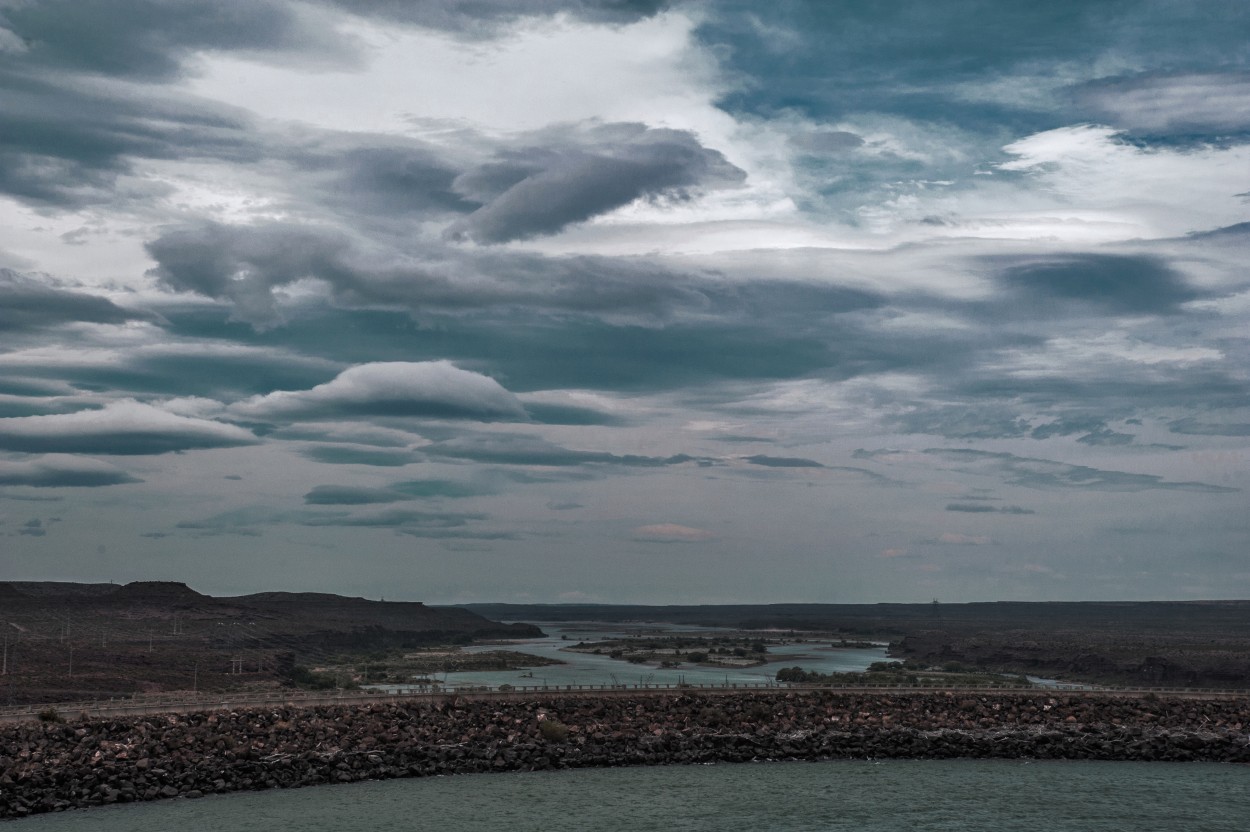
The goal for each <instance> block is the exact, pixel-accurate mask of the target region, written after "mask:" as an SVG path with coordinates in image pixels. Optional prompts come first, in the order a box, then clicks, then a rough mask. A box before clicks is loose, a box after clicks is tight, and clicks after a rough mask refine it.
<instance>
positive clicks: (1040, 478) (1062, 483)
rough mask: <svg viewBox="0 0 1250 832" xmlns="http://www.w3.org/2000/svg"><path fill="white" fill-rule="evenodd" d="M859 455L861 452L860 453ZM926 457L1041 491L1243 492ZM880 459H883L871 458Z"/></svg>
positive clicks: (993, 460) (1080, 468) (1079, 469)
mask: <svg viewBox="0 0 1250 832" xmlns="http://www.w3.org/2000/svg"><path fill="white" fill-rule="evenodd" d="M856 453H857V454H858V453H859V452H856ZM923 453H924V454H926V455H928V456H930V457H934V458H937V459H941V460H944V461H946V462H950V463H954V464H957V465H959V466H960V467H962V468H963V469H964V470H968V471H974V472H978V473H990V474H995V475H999V476H1002V477H1003V478H1004V482H1007V483H1009V484H1011V485H1021V486H1024V487H1026V488H1038V489H1075V490H1081V491H1127V492H1135V491H1150V490H1160V491H1193V492H1198V493H1203V494H1231V493H1234V492H1237V491H1240V489H1238V488H1230V487H1227V486H1222V485H1212V484H1209V483H1203V482H1177V481H1172V480H1166V479H1164V478H1163V477H1160V476H1157V475H1154V474H1134V473H1129V472H1126V471H1106V470H1101V469H1098V468H1092V467H1090V466H1087V465H1070V464H1068V463H1066V462H1056V461H1054V460H1049V459H1036V458H1033V457H1023V456H1016V455H1015V454H1011V453H1006V452H998V451H979V450H974V449H971V448H953V449H945V448H930V449H928V450H925V451H924V452H923ZM870 458H874V459H880V458H881V457H877V456H870Z"/></svg>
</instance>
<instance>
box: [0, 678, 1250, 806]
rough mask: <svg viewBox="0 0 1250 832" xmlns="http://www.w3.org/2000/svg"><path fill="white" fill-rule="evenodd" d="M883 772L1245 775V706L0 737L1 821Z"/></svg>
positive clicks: (819, 706) (1249, 705) (1030, 701)
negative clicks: (578, 776)
mask: <svg viewBox="0 0 1250 832" xmlns="http://www.w3.org/2000/svg"><path fill="white" fill-rule="evenodd" d="M891 757H894V758H922V759H923V758H954V757H974V758H1032V759H1070V760H1075V759H1080V760H1091V759H1093V760H1141V761H1207V762H1229V763H1250V697H1248V698H1237V699H1224V700H1219V699H1201V700H1200V699H1188V698H1180V697H1164V698H1153V697H1143V698H1108V697H1096V696H1089V695H1081V694H1065V695H1048V694H1046V693H1011V694H1006V693H988V692H987V693H985V694H976V695H973V694H962V693H961V694H933V693H911V694H908V693H893V692H891V693H888V694H852V693H837V692H830V691H792V690H791V691H787V690H784V689H782V690H778V691H760V692H751V693H732V694H716V695H712V694H684V693H683V694H675V693H674V694H664V695H638V696H626V697H597V696H594V695H587V696H575V697H558V698H556V697H553V698H549V699H543V698H541V697H534V698H529V699H496V700H480V699H479V700H469V699H457V698H456V697H454V696H448V697H446V698H442V699H429V698H425V699H420V700H413V701H411V702H404V703H397V704H374V705H366V706H356V707H351V706H321V707H311V708H297V707H292V706H284V707H274V708H264V709H255V710H236V711H215V712H200V713H192V714H168V715H161V716H142V717H128V718H125V719H108V720H93V721H84V722H77V723H26V724H19V725H11V726H5V727H4V728H3V729H0V818H16V817H24V816H28V815H32V814H37V813H41V812H52V811H62V810H65V809H70V808H79V807H86V806H98V805H104V804H111V803H126V802H134V801H142V800H157V799H162V798H173V797H188V798H196V797H202V796H204V795H207V794H214V793H224V792H232V791H244V790H259V789H270V788H291V787H298V786H311V785H317V784H323V783H348V782H354V781H358V780H375V779H387V778H395V777H424V776H431V775H442V774H459V773H472V772H491V771H495V772H502V771H529V770H535V769H558V768H576V767H590V766H594V767H606V766H629V765H667V764H682V763H710V762H745V761H750V760H824V759H864V758H891Z"/></svg>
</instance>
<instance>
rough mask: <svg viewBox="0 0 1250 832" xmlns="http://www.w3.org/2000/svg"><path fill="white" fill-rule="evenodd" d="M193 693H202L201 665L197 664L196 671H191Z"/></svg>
mask: <svg viewBox="0 0 1250 832" xmlns="http://www.w3.org/2000/svg"><path fill="white" fill-rule="evenodd" d="M191 692H192V693H199V692H200V663H199V662H196V663H195V669H194V670H193V671H191Z"/></svg>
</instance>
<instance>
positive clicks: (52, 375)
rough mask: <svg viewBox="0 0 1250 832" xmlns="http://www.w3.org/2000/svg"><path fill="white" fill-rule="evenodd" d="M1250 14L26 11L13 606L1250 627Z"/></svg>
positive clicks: (10, 222) (599, 2)
mask: <svg viewBox="0 0 1250 832" xmlns="http://www.w3.org/2000/svg"><path fill="white" fill-rule="evenodd" d="M1247 262H1250V4H1246V3H1244V2H1241V0H1097V2H1090V0H1052V2H1046V3H1036V2H1031V1H1030V2H1023V1H1021V2H1016V1H1015V0H936V1H935V0H890V1H889V2H880V0H810V2H801V0H778V2H770V3H760V2H748V1H747V0H740V2H733V1H732V0H726V1H725V2H720V1H719V0H708V2H697V0H696V1H695V2H681V0H677V2H673V3H671V4H670V3H666V2H664V0H440V2H437V3H435V2H430V3H425V2H421V3H407V2H400V0H351V2H348V0H320V2H318V1H317V0H212V1H211V2H208V0H204V2H186V1H185V0H183V1H178V0H37V1H36V0H30V1H29V2H28V0H0V578H7V579H16V580H79V581H117V582H124V581H131V580H141V579H166V580H181V581H185V582H187V583H188V584H190V585H191V586H193V587H195V588H197V589H199V590H201V591H203V592H209V593H213V594H236V593H244V592H253V591H260V590H277V589H288V590H316V591H331V592H341V593H345V594H352V595H364V596H366V597H374V598H376V597H386V598H393V599H401V598H404V599H413V600H426V601H430V602H463V601H470V600H498V601H518V602H523V601H542V602H555V601H603V602H639V603H670V602H671V603H683V602H688V603H695V602H703V603H717V602H752V601H754V602H768V601H830V602H875V601H886V600H890V601H928V600H930V599H931V598H934V597H937V598H940V599H941V600H943V601H966V600H998V599H1032V600H1048V599H1149V598H1247V597H1250V534H1248V530H1250V511H1247V508H1248V507H1250V499H1248V495H1250V271H1248V270H1247Z"/></svg>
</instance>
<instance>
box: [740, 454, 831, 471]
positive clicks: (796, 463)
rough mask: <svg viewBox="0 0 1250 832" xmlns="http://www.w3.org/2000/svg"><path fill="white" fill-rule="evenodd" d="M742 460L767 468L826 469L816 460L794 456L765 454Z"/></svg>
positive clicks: (746, 457) (745, 457)
mask: <svg viewBox="0 0 1250 832" xmlns="http://www.w3.org/2000/svg"><path fill="white" fill-rule="evenodd" d="M742 459H743V460H744V461H746V462H749V463H751V464H752V465H763V466H765V467H767V468H824V467H825V466H824V465H821V464H820V463H819V462H817V461H816V460H814V459H804V458H802V457H794V456H766V455H764V454H756V455H754V456H744V457H742Z"/></svg>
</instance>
